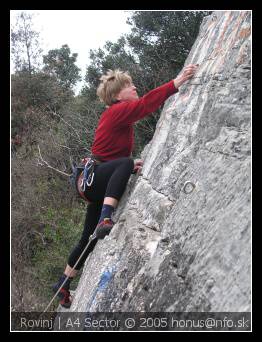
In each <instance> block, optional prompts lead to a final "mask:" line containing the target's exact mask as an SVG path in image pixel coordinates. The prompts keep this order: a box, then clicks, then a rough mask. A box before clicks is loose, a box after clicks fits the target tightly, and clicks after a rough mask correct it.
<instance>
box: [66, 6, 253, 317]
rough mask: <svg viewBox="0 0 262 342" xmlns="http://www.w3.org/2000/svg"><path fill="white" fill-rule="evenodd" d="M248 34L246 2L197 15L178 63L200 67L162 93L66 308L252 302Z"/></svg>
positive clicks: (209, 306) (222, 307)
mask: <svg viewBox="0 0 262 342" xmlns="http://www.w3.org/2000/svg"><path fill="white" fill-rule="evenodd" d="M250 33H251V13H250V11H223V12H218V11H215V12H213V13H212V14H211V15H210V16H208V17H206V18H205V19H204V21H203V23H202V25H201V28H200V32H199V36H198V38H197V40H196V41H195V44H194V46H193V48H192V50H191V52H190V54H189V56H188V58H187V60H186V62H185V65H187V64H190V63H198V64H199V69H198V71H197V73H196V75H195V77H194V78H193V79H191V80H190V81H188V82H186V83H185V84H184V85H183V86H182V87H181V88H180V91H179V93H177V94H175V95H173V96H171V97H170V98H169V99H168V100H167V101H166V103H165V105H164V108H163V112H162V114H161V117H160V119H159V122H158V124H157V127H156V131H155V134H154V137H153V139H152V141H151V142H150V143H149V144H148V145H147V146H146V147H145V149H144V151H143V153H142V159H143V160H144V167H143V170H142V174H141V175H139V176H132V178H131V179H130V182H129V185H128V188H127V190H126V192H125V194H124V196H123V198H122V200H121V202H120V205H119V207H118V209H117V212H116V215H115V221H116V222H117V223H116V225H115V226H114V228H113V230H112V232H111V233H110V235H109V236H108V237H106V238H105V239H104V240H103V241H99V242H98V244H97V245H96V247H95V249H94V251H93V253H92V254H91V255H90V256H89V257H88V259H87V261H86V263H85V267H84V270H83V274H82V277H81V279H80V282H79V285H78V288H77V290H76V293H75V298H74V301H73V304H72V307H71V311H77V312H82V311H84V312H90V311H94V312H96V311H103V312H109V311H118V312H124V311H136V312H138V311H150V312H153V311H158V312H160V311H170V312H177V311H189V312H193V311H216V312H222V311H231V312H240V311H250V310H251V298H250V292H251V284H250V282H251V270H250V268H251V245H250V235H251V203H250V199H251V195H250V192H251V156H250V150H251V138H250V121H251V109H250V108H251V106H250V101H251V93H250V89H251V80H250V74H251V61H250V55H251V43H250ZM172 76H173V75H170V77H172ZM186 182H192V183H186Z"/></svg>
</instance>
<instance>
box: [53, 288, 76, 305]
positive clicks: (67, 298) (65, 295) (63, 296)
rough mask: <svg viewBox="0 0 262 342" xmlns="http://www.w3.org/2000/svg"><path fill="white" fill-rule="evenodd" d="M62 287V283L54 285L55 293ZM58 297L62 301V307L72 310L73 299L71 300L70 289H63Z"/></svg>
mask: <svg viewBox="0 0 262 342" xmlns="http://www.w3.org/2000/svg"><path fill="white" fill-rule="evenodd" d="M61 285H62V284H61V283H60V282H58V283H56V284H55V285H53V291H54V293H56V292H57V291H58V289H59V288H60V286H61ZM57 297H58V298H59V299H60V302H59V303H60V305H62V306H63V307H64V308H70V306H71V303H72V298H71V295H70V291H69V289H66V288H64V287H62V288H61V289H60V290H59V292H58V294H57Z"/></svg>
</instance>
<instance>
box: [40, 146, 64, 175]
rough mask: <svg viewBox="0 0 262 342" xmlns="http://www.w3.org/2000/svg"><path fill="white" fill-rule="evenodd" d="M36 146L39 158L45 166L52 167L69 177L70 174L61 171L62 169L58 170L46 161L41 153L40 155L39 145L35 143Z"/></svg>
mask: <svg viewBox="0 0 262 342" xmlns="http://www.w3.org/2000/svg"><path fill="white" fill-rule="evenodd" d="M37 147H38V152H39V157H40V160H41V161H42V162H43V163H44V164H45V165H46V166H47V167H49V168H50V169H52V170H55V171H56V172H58V173H61V174H62V175H64V176H67V177H70V176H71V175H69V174H68V173H65V172H63V171H60V170H58V169H56V168H55V167H53V166H51V165H50V164H49V163H48V162H47V161H45V160H44V159H43V157H42V155H41V151H40V147H39V145H37Z"/></svg>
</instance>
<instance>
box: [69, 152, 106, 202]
mask: <svg viewBox="0 0 262 342" xmlns="http://www.w3.org/2000/svg"><path fill="white" fill-rule="evenodd" d="M100 163H102V160H101V159H100V158H99V157H97V156H94V155H92V156H91V157H86V158H84V159H82V163H81V165H79V166H77V165H76V164H75V163H73V164H72V170H73V173H72V175H71V176H70V183H71V184H72V185H73V186H74V187H75V188H76V191H77V193H78V194H79V195H80V197H82V198H83V199H84V200H85V201H86V202H88V203H91V201H90V200H89V199H88V198H87V197H86V195H85V191H86V189H87V188H88V187H90V186H91V185H92V184H93V181H94V176H95V172H94V171H95V166H96V165H98V164H100Z"/></svg>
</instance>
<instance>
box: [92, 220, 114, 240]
mask: <svg viewBox="0 0 262 342" xmlns="http://www.w3.org/2000/svg"><path fill="white" fill-rule="evenodd" d="M113 225H114V222H113V221H112V220H111V219H110V218H104V219H103V221H101V222H100V223H99V224H98V225H97V227H96V230H95V235H96V237H97V238H98V239H103V238H104V237H105V236H106V235H108V234H109V233H110V231H111V229H112V228H113Z"/></svg>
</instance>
